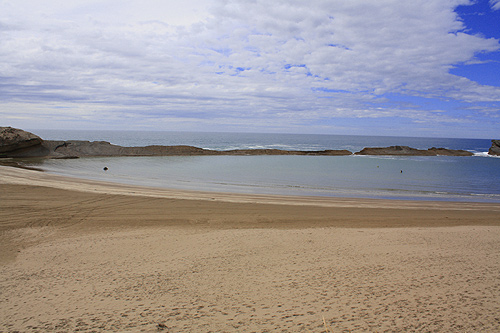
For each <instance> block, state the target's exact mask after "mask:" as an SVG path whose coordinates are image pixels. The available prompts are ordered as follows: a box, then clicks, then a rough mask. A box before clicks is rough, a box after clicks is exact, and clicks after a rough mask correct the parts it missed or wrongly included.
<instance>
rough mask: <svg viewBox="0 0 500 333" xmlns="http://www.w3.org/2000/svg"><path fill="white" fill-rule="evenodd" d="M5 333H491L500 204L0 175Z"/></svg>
mask: <svg viewBox="0 0 500 333" xmlns="http://www.w3.org/2000/svg"><path fill="white" fill-rule="evenodd" d="M0 242H1V243H0V269H1V273H0V294H1V298H0V331H2V332H3V331H6V332H13V331H16V330H17V331H47V330H55V331H76V330H80V331H110V330H111V331H157V330H164V331H169V332H185V331H193V332H194V331H197V332H207V331H217V332H220V331H227V332H232V331H257V332H261V331H294V332H300V331H304V332H325V331H326V330H327V329H329V330H330V331H334V332H342V331H346V332H347V331H366V330H371V331H404V330H419V331H420V330H421V331H446V332H449V331H455V332H463V331H498V330H500V316H499V315H498V314H499V313H500V274H498V272H500V204H485V203H449V202H414V201H388V200H364V199H336V198H311V197H307V198H299V197H280V196H264V195H263V196H252V195H235V194H228V193H202V192H188V191H176V190H163V189H155V188H144V187H134V186H127V185H118V184H107V183H102V182H101V183H98V182H93V181H85V180H78V179H71V178H64V177H58V176H54V175H50V174H47V173H41V172H36V171H30V170H22V169H16V168H9V167H0Z"/></svg>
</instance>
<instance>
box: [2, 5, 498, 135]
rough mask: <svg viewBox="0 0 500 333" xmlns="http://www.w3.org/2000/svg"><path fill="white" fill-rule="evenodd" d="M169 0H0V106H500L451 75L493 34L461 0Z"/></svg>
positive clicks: (220, 113)
mask: <svg viewBox="0 0 500 333" xmlns="http://www.w3.org/2000/svg"><path fill="white" fill-rule="evenodd" d="M179 3H180V2H178V1H160V0H148V1H128V2H123V1H117V0H107V1H92V2H90V1H83V0H81V1H62V0H61V1H56V0H52V1H45V2H40V1H25V0H16V1H4V2H2V4H0V34H1V38H0V76H1V77H3V78H4V80H3V82H4V83H3V86H2V87H1V88H0V95H1V96H0V97H1V99H2V100H3V103H4V104H5V103H13V104H15V105H20V104H19V103H22V102H26V101H29V104H28V103H26V104H24V108H25V109H29V108H30V105H31V106H33V105H35V104H36V103H46V102H48V101H51V102H53V103H60V104H61V105H63V106H72V108H71V109H60V110H59V111H58V109H51V111H50V112H48V113H47V114H50V115H53V114H58V113H59V115H60V117H68V118H71V117H76V118H78V117H82V118H85V120H86V121H87V120H88V121H91V119H99V118H98V117H99V116H100V115H101V114H103V113H104V112H105V111H104V110H113V111H108V113H109V112H111V113H112V114H119V112H123V113H124V114H127V115H128V116H127V117H132V118H134V119H136V118H137V119H140V118H141V117H142V118H143V119H144V121H147V119H149V118H155V119H161V118H162V117H164V118H165V119H174V118H176V119H181V120H182V119H184V120H186V121H187V119H189V122H192V121H195V120H194V119H195V118H197V119H198V120H199V121H203V119H210V120H212V121H213V120H214V119H219V120H220V121H221V122H225V123H230V122H231V119H233V120H234V123H235V124H236V123H241V121H242V119H243V120H245V121H247V122H251V121H253V122H264V123H265V122H266V121H267V122H269V121H278V120H281V121H283V122H288V125H289V126H295V125H296V124H298V122H301V121H303V122H304V121H305V123H307V121H311V122H312V121H315V120H318V119H322V118H329V117H330V118H331V117H378V116H391V115H394V116H401V115H402V113H403V112H401V110H399V109H397V108H395V109H391V108H385V109H383V110H381V109H380V107H379V105H378V103H380V99H379V98H378V97H380V96H383V95H384V94H386V93H397V94H409V95H415V96H429V97H437V98H443V99H456V100H459V101H466V102H471V103H473V102H499V101H500V89H499V88H498V87H487V86H481V85H479V84H477V83H475V82H472V81H470V80H467V79H465V78H461V77H457V76H454V75H451V74H449V70H450V68H452V66H454V65H457V64H461V63H465V62H468V61H471V60H473V59H474V58H475V55H476V54H478V53H481V52H491V51H495V50H498V49H499V44H498V41H497V40H495V39H485V38H481V37H479V36H473V35H468V34H466V33H465V32H464V31H465V30H464V28H465V27H464V26H463V23H462V22H461V21H460V20H459V19H458V17H457V14H456V13H455V12H454V8H455V7H456V6H457V5H459V4H468V3H470V1H466V0H463V1H459V0H457V1H442V0H416V1H411V2H408V1H404V2H402V1H397V0H383V1H382V0H381V1H376V2H375V1H366V0H351V1H340V0H329V1H326V0H317V1H309V2H304V1H284V0H276V1H272V2H269V1H263V0H255V1H246V0H233V1H230V0H221V1H213V2H208V1H200V0H190V1H187V2H186V1H184V2H182V4H179ZM492 6H494V8H496V6H498V1H496V2H493V1H492ZM25 8H30V9H31V10H30V11H26V10H25ZM41 108H42V109H43V107H41ZM5 109H6V108H4V110H5ZM69 110H74V111H69ZM92 110H99V111H98V112H93V111H92ZM33 112H35V113H37V112H38V113H40V112H41V111H40V107H38V109H36V110H35V109H34V111H33ZM69 112H75V113H74V114H73V113H72V114H69ZM404 112H407V113H408V112H411V110H406V111H404ZM82 114H85V117H83V116H82ZM411 117H413V116H411ZM411 117H410V118H411ZM125 118H126V117H125ZM113 119H115V118H113ZM96 121H97V120H96ZM116 121H118V122H119V121H120V117H119V116H117V117H116ZM207 121H208V120H207Z"/></svg>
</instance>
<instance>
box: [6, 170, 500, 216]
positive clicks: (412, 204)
mask: <svg viewBox="0 0 500 333" xmlns="http://www.w3.org/2000/svg"><path fill="white" fill-rule="evenodd" d="M2 183H3V184H12V185H14V184H17V185H33V186H43V187H49V188H57V189H63V190H73V191H80V192H89V193H100V194H113V195H128V196H140V197H155V198H170V199H186V200H206V201H222V202H232V203H259V204H277V205H304V206H318V207H352V208H399V207H401V208H403V209H404V208H413V209H455V210H482V209H485V210H495V211H496V210H498V211H500V203H490V202H464V201H448V200H446V201H445V200H436V201H433V200H404V199H402V200H398V199H370V198H356V197H353V198H349V197H326V196H294V195H274V194H243V193H231V192H216V191H214V192H212V191H193V190H182V189H172V188H160V187H150V186H142V185H131V184H124V183H115V182H106V181H99V180H91V179H84V178H76V177H68V176H62V175H56V174H50V173H46V172H44V171H43V170H40V169H36V168H35V169H32V168H18V167H14V166H5V165H0V184H2Z"/></svg>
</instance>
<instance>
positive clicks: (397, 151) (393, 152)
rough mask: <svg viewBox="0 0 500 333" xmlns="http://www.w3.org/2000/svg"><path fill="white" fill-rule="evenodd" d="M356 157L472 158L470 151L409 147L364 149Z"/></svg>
mask: <svg viewBox="0 0 500 333" xmlns="http://www.w3.org/2000/svg"><path fill="white" fill-rule="evenodd" d="M356 155H389V156H438V155H444V156H472V155H474V154H473V153H471V152H470V151H466V150H453V149H446V148H434V147H433V148H430V149H427V150H420V149H415V148H411V147H408V146H390V147H384V148H364V149H363V150H361V151H360V152H357V153H356Z"/></svg>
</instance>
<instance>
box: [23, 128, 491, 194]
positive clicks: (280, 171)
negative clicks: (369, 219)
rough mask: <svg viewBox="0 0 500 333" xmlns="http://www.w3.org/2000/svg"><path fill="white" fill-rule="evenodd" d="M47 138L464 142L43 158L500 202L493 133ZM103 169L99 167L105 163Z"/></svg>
mask: <svg viewBox="0 0 500 333" xmlns="http://www.w3.org/2000/svg"><path fill="white" fill-rule="evenodd" d="M30 131H31V132H33V133H35V134H37V135H39V136H40V137H42V138H43V139H46V140H89V141H108V142H111V143H113V144H117V145H121V146H147V145H190V146H196V147H200V148H207V149H214V150H229V149H256V148H274V149H286V150H324V149H347V150H350V151H352V152H357V151H360V150H361V149H363V148H365V147H387V146H392V145H402V146H410V147H413V148H418V149H427V148H431V147H443V148H449V149H464V150H469V151H471V152H473V153H474V154H475V156H472V157H446V156H430V157H393V156H354V155H353V156H174V157H170V156H169V157H98V158H80V159H70V160H45V161H43V162H40V163H41V164H39V165H37V166H38V167H40V168H42V169H44V170H46V171H47V172H50V173H55V174H60V175H66V176H73V177H80V178H86V179H93V180H103V181H112V182H118V183H126V184H134V185H145V186H155V187H163V188H174V189H186V190H199V191H217V192H230V193H248V194H277V195H297V196H329V197H354V198H380V199H399V200H439V201H464V202H497V203H498V202H500V158H496V157H491V156H489V155H488V154H487V151H488V149H489V147H490V146H491V140H484V139H446V138H411V137H382V136H346V135H310V134H257V133H198V132H197V133H190V132H146V131H143V132H141V131H69V130H68V131H65V130H57V131H56V130H30ZM104 167H107V168H108V170H107V171H104V170H103V168H104Z"/></svg>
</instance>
